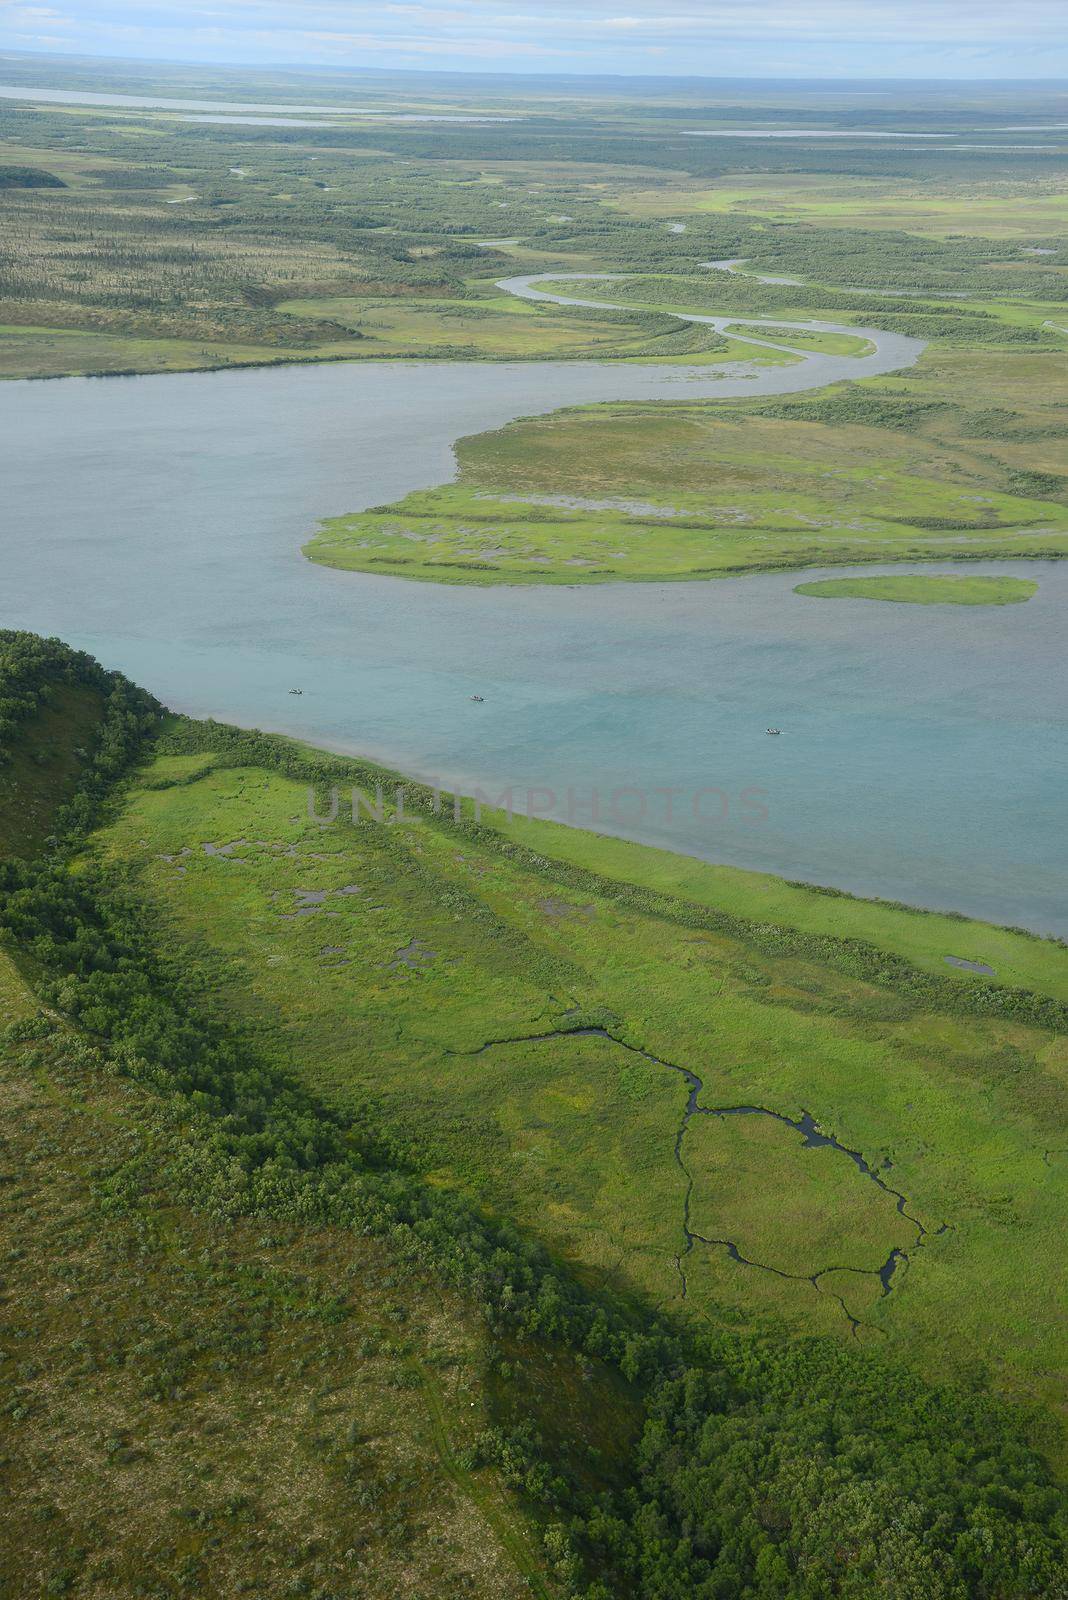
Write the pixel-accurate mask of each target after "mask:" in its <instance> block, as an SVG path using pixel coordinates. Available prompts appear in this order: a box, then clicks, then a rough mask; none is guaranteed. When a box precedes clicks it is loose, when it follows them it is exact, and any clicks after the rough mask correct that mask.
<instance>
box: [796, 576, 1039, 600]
mask: <svg viewBox="0 0 1068 1600" xmlns="http://www.w3.org/2000/svg"><path fill="white" fill-rule="evenodd" d="M1037 589H1038V584H1037V583H1035V582H1034V581H1033V580H1032V579H1031V578H971V577H969V578H945V577H935V576H930V575H927V574H920V573H913V574H903V575H902V576H901V577H894V576H889V577H879V578H819V579H816V580H815V581H814V582H812V583H799V584H798V585H797V587H796V588H795V589H794V593H795V594H810V595H816V596H817V597H818V598H820V599H825V600H891V601H896V602H897V603H898V604H901V605H910V606H1013V605H1019V604H1020V603H1021V602H1022V601H1024V600H1030V598H1031V596H1032V595H1033V594H1034V593H1035V592H1036V591H1037Z"/></svg>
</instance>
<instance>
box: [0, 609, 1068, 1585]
mask: <svg viewBox="0 0 1068 1600" xmlns="http://www.w3.org/2000/svg"><path fill="white" fill-rule="evenodd" d="M93 672H96V673H99V672H100V669H99V668H95V666H94V664H92V663H89V662H88V661H87V658H85V657H80V656H77V655H75V654H74V653H73V652H66V651H64V649H63V647H62V646H59V645H57V644H56V643H55V642H54V641H40V640H36V639H34V638H33V637H32V636H29V635H13V634H4V635H0V705H3V706H7V705H9V704H10V705H11V706H13V707H15V708H18V707H20V706H22V705H23V703H24V702H25V700H26V699H27V698H28V697H31V696H32V695H33V694H38V695H39V694H41V693H42V692H45V691H46V689H47V685H48V684H49V683H50V682H53V681H55V680H56V677H57V675H58V676H59V677H60V678H61V679H62V678H63V676H64V675H65V674H67V673H73V674H74V675H75V676H76V677H79V678H80V677H81V675H83V674H86V673H93ZM104 676H105V677H106V678H107V680H108V684H109V686H110V687H109V694H108V699H107V706H106V712H105V717H104V722H103V724H102V727H101V732H100V737H99V741H98V750H97V752H96V759H95V760H94V762H93V765H92V768H91V771H90V774H89V777H88V780H87V783H86V786H85V790H84V793H83V795H82V796H80V797H79V799H78V801H77V802H76V803H75V804H74V805H73V806H71V807H70V808H68V811H67V814H66V816H65V818H64V826H65V829H66V834H65V838H64V839H63V840H61V841H59V842H58V843H57V845H56V847H55V848H54V849H53V850H52V851H51V852H50V854H48V855H47V856H46V857H45V858H43V859H40V860H38V861H36V862H33V863H11V862H9V863H2V864H0V935H2V937H4V938H5V939H7V940H8V941H11V942H13V943H14V944H15V946H16V947H17V949H18V950H19V952H20V953H21V954H22V956H23V957H24V958H25V959H26V960H27V961H28V962H29V963H31V964H32V965H33V966H34V968H35V969H36V970H37V971H38V972H39V973H40V975H41V976H40V990H41V993H42V996H43V997H44V998H45V999H46V1000H47V1001H48V1002H49V1003H50V1004H51V1005H52V1006H53V1007H55V1008H57V1009H59V1010H61V1011H63V1012H65V1013H66V1014H67V1015H68V1016H69V1017H70V1018H71V1019H72V1020H73V1021H74V1022H75V1023H76V1024H77V1025H78V1026H79V1027H81V1028H82V1029H83V1030H85V1031H86V1032H88V1033H89V1034H91V1035H95V1036H97V1038H98V1039H100V1040H101V1041H104V1042H105V1043H106V1046H107V1049H108V1052H109V1056H110V1059H111V1061H112V1062H113V1063H114V1065H115V1067H117V1069H118V1070H119V1071H120V1072H122V1073H124V1074H126V1075H128V1076H130V1077H132V1078H134V1079H136V1080H137V1081H139V1082H140V1083H143V1084H146V1085H148V1086H150V1087H152V1088H154V1089H155V1090H156V1091H157V1093H158V1095H159V1105H160V1108H161V1111H160V1116H161V1125H162V1126H164V1127H165V1128H166V1129H167V1130H168V1137H169V1138H170V1140H171V1144H172V1147H173V1149H174V1150H175V1151H176V1152H177V1154H176V1156H175V1159H174V1161H173V1166H172V1179H173V1182H174V1183H175V1186H176V1189H177V1190H178V1191H179V1192H180V1193H181V1195H182V1198H184V1199H186V1200H193V1201H195V1202H196V1203H197V1204H199V1205H200V1206H201V1207H204V1208H206V1209H208V1210H209V1211H210V1212H211V1213H213V1214H214V1215H216V1216H217V1217H219V1218H225V1217H227V1216H232V1215H235V1214H241V1213H244V1214H249V1213H251V1214H256V1215H263V1216H285V1217H287V1218H290V1219H293V1220H297V1221H303V1222H307V1223H309V1224H311V1225H314V1224H315V1223H317V1222H321V1221H327V1220H329V1221H331V1222H335V1223H341V1224H343V1225H347V1226H350V1227H353V1228H357V1229H360V1230H362V1231H368V1232H374V1233H375V1234H378V1235H382V1236H385V1237H386V1238H387V1239H388V1240H389V1241H390V1242H391V1244H392V1246H393V1248H394V1250H395V1252H396V1254H397V1258H398V1260H401V1261H404V1260H407V1261H414V1262H417V1263H419V1265H420V1267H421V1268H430V1269H431V1270H432V1271H434V1272H436V1273H438V1274H440V1276H441V1277H442V1278H443V1279H444V1280H446V1281H448V1282H449V1283H451V1284H455V1285H457V1286H459V1287H461V1288H462V1289H463V1290H464V1291H465V1292H466V1293H467V1294H469V1295H470V1296H472V1297H473V1298H474V1299H475V1300H476V1301H477V1303H478V1304H479V1305H480V1306H481V1308H482V1310H483V1312H484V1314H485V1316H486V1318H487V1320H488V1322H489V1323H490V1325H491V1326H493V1327H496V1328H500V1329H502V1330H503V1329H506V1328H509V1327H510V1328H516V1329H521V1330H523V1331H524V1332H525V1333H527V1334H529V1335H531V1336H534V1337H537V1338H541V1339H545V1340H550V1341H559V1342H562V1343H564V1344H566V1345H567V1346H569V1347H570V1348H572V1349H574V1350H576V1351H579V1352H581V1353H583V1355H584V1356H585V1357H587V1358H589V1359H593V1360H598V1361H602V1362H605V1363H607V1364H609V1365H610V1366H611V1367H613V1368H615V1369H617V1370H618V1371H619V1372H620V1373H621V1374H622V1375H623V1377H624V1378H625V1379H627V1380H628V1381H629V1382H630V1383H632V1384H634V1385H637V1386H639V1388H640V1392H641V1394H642V1396H643V1399H644V1404H645V1407H646V1424H645V1429H644V1435H643V1438H642V1441H641V1444H640V1447H639V1449H638V1451H637V1452H636V1455H635V1458H634V1460H633V1462H631V1463H629V1464H628V1472H627V1475H626V1480H625V1482H624V1484H623V1487H622V1488H620V1489H618V1490H616V1491H613V1492H610V1493H609V1492H606V1493H603V1494H595V1493H593V1492H592V1491H585V1490H583V1489H581V1488H580V1487H579V1486H578V1485H577V1484H576V1483H575V1482H573V1481H572V1480H571V1479H570V1478H569V1476H568V1473H567V1471H566V1470H565V1469H564V1468H563V1467H562V1466H561V1465H560V1464H559V1463H558V1462H556V1461H555V1460H553V1459H551V1458H550V1457H549V1453H548V1452H547V1450H546V1448H545V1447H544V1445H543V1444H542V1443H541V1441H540V1439H539V1437H538V1435H537V1432H536V1430H535V1428H534V1427H533V1426H520V1427H518V1428H515V1429H514V1430H512V1431H511V1432H507V1433H506V1432H501V1431H491V1432H488V1433H487V1434H486V1435H485V1436H484V1438H483V1439H482V1440H481V1441H480V1446H479V1449H480V1453H481V1455H482V1457H483V1458H484V1459H489V1460H493V1461H495V1462H496V1463H497V1464H498V1465H499V1466H500V1468H501V1469H502V1470H503V1471H504V1472H505V1474H506V1476H508V1477H509V1478H510V1479H511V1480H512V1481H513V1482H514V1483H515V1484H516V1485H517V1486H518V1487H519V1488H520V1490H521V1491H522V1492H523V1493H525V1494H526V1495H528V1496H529V1497H531V1498H532V1499H534V1500H535V1501H538V1502H539V1503H540V1504H541V1505H542V1506H543V1507H544V1508H545V1509H546V1511H547V1512H548V1513H549V1514H550V1515H551V1517H552V1524H551V1526H550V1529H549V1536H548V1537H547V1550H548V1554H549V1557H550V1562H551V1565H552V1570H553V1572H554V1574H555V1577H556V1579H557V1581H558V1583H559V1586H560V1589H561V1591H562V1592H564V1593H571V1594H574V1595H583V1596H585V1600H612V1597H614V1596H618V1595H632V1596H635V1597H641V1600H745V1597H753V1600H782V1597H796V1600H824V1597H827V1600H830V1597H833V1596H842V1597H856V1600H860V1597H862V1596H863V1597H864V1600H868V1597H870V1596H873V1595H879V1596H883V1597H887V1600H1023V1597H1025V1596H1027V1597H1033V1600H1038V1597H1040V1596H1041V1597H1043V1600H1055V1597H1058V1596H1060V1597H1065V1596H1068V1568H1066V1565H1065V1541H1066V1532H1068V1529H1066V1521H1065V1508H1064V1504H1063V1500H1062V1497H1061V1496H1060V1494H1059V1492H1058V1490H1057V1488H1056V1486H1055V1484H1054V1482H1053V1480H1052V1478H1051V1475H1050V1473H1049V1471H1048V1469H1047V1467H1046V1464H1045V1463H1044V1461H1043V1460H1042V1458H1041V1456H1040V1455H1039V1454H1038V1453H1037V1452H1036V1451H1035V1450H1034V1449H1033V1448H1032V1447H1031V1445H1030V1443H1029V1440H1028V1435H1027V1431H1026V1429H1025V1427H1024V1424H1023V1421H1022V1419H1021V1417H1020V1416H1019V1415H1018V1414H1017V1413H1015V1412H1013V1411H1012V1410H1011V1409H1009V1408H1007V1407H1004V1406H1002V1405H1001V1404H1000V1403H997V1402H995V1401H993V1400H991V1399H990V1398H989V1397H987V1396H986V1395H985V1394H984V1393H983V1392H982V1391H981V1390H980V1389H978V1388H976V1389H973V1390H966V1389H962V1388H959V1387H956V1388H954V1387H949V1386H944V1387H942V1386H934V1385H931V1384H928V1383H926V1382H924V1381H921V1380H920V1379H919V1378H917V1377H915V1376H912V1375H910V1374H908V1373H906V1372H904V1371H903V1370H901V1369H899V1368H897V1367H895V1366H894V1365H893V1364H892V1363H890V1362H888V1361H885V1360H883V1359H879V1358H876V1357H874V1356H872V1355H869V1354H867V1353H865V1352H862V1351H859V1350H858V1351H851V1350H848V1349H845V1348H844V1347H842V1346H839V1345H837V1344H836V1343H834V1342H832V1341H826V1340H806V1341H801V1342H788V1341H785V1340H783V1341H776V1340H764V1341H757V1340H755V1339H752V1338H748V1337H743V1336H740V1335H738V1334H735V1333H732V1332H730V1331H727V1330H724V1331H718V1330H717V1331H706V1332H703V1333H684V1332H680V1331H678V1330H676V1329H674V1328H673V1327H672V1326H670V1325H668V1324H666V1323H664V1322H662V1321H660V1320H658V1319H656V1318H655V1317H653V1316H651V1315H647V1314H644V1313H642V1312H640V1311H638V1310H636V1309H635V1308H633V1307H627V1306H625V1305H622V1304H617V1303H614V1302H612V1301H610V1300H608V1299H602V1298H598V1297H596V1296H594V1295H593V1294H591V1293H589V1292H587V1291H586V1290H585V1289H583V1288H582V1287H581V1286H580V1285H579V1284H577V1283H576V1282H575V1281H574V1280H573V1279H572V1278H571V1277H570V1276H568V1275H567V1274H566V1273H565V1272H563V1271H561V1270H560V1269H559V1268H558V1267H557V1266H556V1265H555V1264H554V1263H553V1262H552V1261H551V1260H550V1259H549V1257H548V1256H547V1255H546V1253H545V1252H544V1251H543V1250H542V1249H541V1248H540V1247H539V1246H537V1245H536V1244H535V1243H533V1242H532V1241H530V1240H529V1239H527V1238H525V1237H523V1236H521V1235H520V1234H519V1233H518V1232H517V1231H515V1230H514V1229H512V1228H510V1227H508V1226H507V1225H505V1224H502V1223H499V1222H496V1221H494V1220H492V1219H487V1218H485V1217H484V1216H482V1215H481V1214H479V1213H477V1212H476V1211H474V1210H473V1209H471V1208H470V1207H469V1206H468V1205H467V1204H466V1203H465V1202H464V1201H463V1200H462V1199H461V1198H459V1197H457V1196H455V1195H450V1194H446V1193H443V1192H442V1191H440V1190H439V1189H436V1188H433V1187H431V1186H430V1185H428V1184H425V1183H423V1182H422V1181H421V1179H420V1176H419V1174H418V1172H417V1171H416V1170H415V1169H414V1166H413V1164H412V1163H411V1162H410V1161H408V1160H407V1159H406V1156H405V1152H404V1150H403V1149H401V1148H399V1147H398V1145H397V1144H396V1143H395V1141H393V1140H392V1139H391V1137H390V1135H389V1133H388V1131H387V1130H383V1129H381V1128H376V1127H374V1126H373V1125H372V1123H371V1121H370V1119H365V1120H364V1121H363V1122H360V1121H354V1120H352V1119H350V1118H348V1117H346V1116H344V1115H342V1114H341V1113H339V1112H334V1111H331V1110H329V1109H328V1108H326V1107H324V1106H322V1105H320V1104H318V1103H317V1102H316V1100H315V1099H314V1097H313V1096H312V1095H310V1094H309V1093H308V1092H307V1091H306V1090H305V1089H304V1088H303V1086H302V1085H301V1084H300V1083H299V1082H297V1081H295V1080H293V1079H290V1078H289V1077H288V1076H287V1075H286V1074H285V1073H284V1072H282V1071H280V1070H279V1069H278V1068H276V1067H274V1066H273V1065H272V1064H271V1063H270V1062H268V1061H266V1060H265V1059H264V1058H263V1057H262V1055H261V1054H260V1053H259V1051H258V1049H257V1047H256V1045H255V1044H254V1042H253V1041H252V1040H250V1039H249V1038H248V1037H246V1036H245V1035H244V1034H242V1032H241V1031H240V1030H239V1029H236V1028H233V1027H230V1026H227V1025H224V1024H223V1023H222V1022H220V1021H218V1020H214V1019H212V1018H210V1017H208V1016H207V1015H205V1014H204V1013H203V1011H202V1009H201V1007H200V1006H199V1004H198V999H197V994H196V989H195V983H194V982H193V981H192V979H191V977H190V974H189V973H188V971H187V970H185V969H184V968H183V966H182V964H181V961H180V959H179V958H176V957H174V956H171V955H168V954H166V953H165V951H164V949H163V947H162V945H161V942H160V941H159V940H158V939H156V938H155V937H154V935H153V931H152V924H151V919H150V917H149V916H148V915H147V914H146V912H145V910H144V908H142V907H141V906H139V905H138V904H137V902H136V901H135V900H134V899H132V898H131V897H130V896H129V895H128V894H126V893H125V892H124V891H123V889H122V888H121V886H120V885H118V884H117V883H116V882H114V881H112V880H111V879H109V877H108V876H107V875H106V874H105V873H104V872H102V871H101V870H100V869H99V868H98V867H95V866H93V865H92V864H91V863H90V864H87V863H86V861H85V858H84V856H81V857H79V859H78V861H77V866H76V870H71V859H72V853H73V852H74V851H76V850H77V848H78V846H79V843H80V842H81V840H82V839H83V838H84V832H85V829H86V828H87V827H88V826H90V825H91V823H92V821H93V818H94V815H95V814H96V813H98V811H99V808H100V806H101V805H102V804H103V803H104V802H105V801H106V799H107V796H108V794H109V793H110V792H111V791H112V789H113V787H114V784H115V783H116V782H117V781H118V779H119V778H120V776H121V773H122V771H123V769H124V768H126V767H128V766H129V765H130V764H131V763H132V762H133V761H134V760H135V759H136V758H137V756H138V754H139V752H140V750H141V749H142V747H143V743H144V740H145V738H146V736H147V735H148V734H149V733H150V731H151V729H152V726H153V724H154V722H155V719H156V707H155V704H154V702H152V701H151V699H150V698H149V697H148V696H145V695H143V694H142V693H141V691H139V690H137V689H135V688H134V687H133V686H132V685H130V684H128V683H126V682H125V680H122V679H121V678H118V677H115V676H112V675H104ZM95 681H98V682H99V679H97V680H95ZM23 714H24V713H23ZM17 721H18V713H17V711H16V714H15V715H13V716H12V717H11V718H10V720H9V721H8V722H7V723H5V724H4V727H5V730H6V731H5V734H4V737H5V738H10V737H11V734H12V731H14V732H15V733H16V734H17ZM192 731H193V730H192V729H190V728H189V727H188V726H187V727H186V729H185V736H186V737H185V747H186V748H189V746H190V744H191V743H192V742H193V740H192V739H191V738H190V734H191V732H192ZM202 742H203V743H204V744H205V745H208V744H212V743H214V744H215V745H217V746H220V747H222V748H224V749H226V750H227V751H228V752H229V754H230V755H232V756H233V757H234V758H235V760H236V759H241V760H242V761H247V760H252V759H253V758H256V759H257V760H258V761H259V763H260V764H266V765H269V766H274V767H276V768H277V767H279V766H282V765H283V764H284V763H285V762H286V761H292V762H293V763H294V764H295V765H297V766H299V769H300V776H301V777H303V778H304V779H305V781H307V780H308V778H309V777H311V776H324V777H326V778H327V779H328V780H329V778H331V777H332V776H334V772H333V770H332V764H331V763H329V762H328V761H324V763H323V767H322V770H321V771H320V769H318V768H316V766H315V764H314V763H311V764H309V763H307V762H305V761H303V760H302V759H301V758H300V756H299V755H298V753H297V752H296V751H295V750H293V748H292V747H287V746H285V745H284V743H283V742H281V741H273V740H266V739H264V738H263V737H262V736H260V735H256V734H240V733H239V732H238V731H237V730H230V729H221V728H217V727H214V726H213V725H208V726H207V727H206V728H205V729H204V730H203V735H202ZM352 771H353V768H352V764H347V774H348V775H349V776H350V777H351V776H352ZM49 1025H50V1024H48V1023H44V1024H41V1023H37V1024H36V1026H37V1027H41V1026H44V1027H48V1026H49ZM30 1026H31V1028H32V1027H33V1026H34V1024H31V1025H30ZM25 1027H26V1025H23V1029H24V1030H25Z"/></svg>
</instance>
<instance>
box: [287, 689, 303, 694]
mask: <svg viewBox="0 0 1068 1600" xmlns="http://www.w3.org/2000/svg"><path fill="white" fill-rule="evenodd" d="M289 692H290V694H303V693H304V690H303V689H290V691H289Z"/></svg>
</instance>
